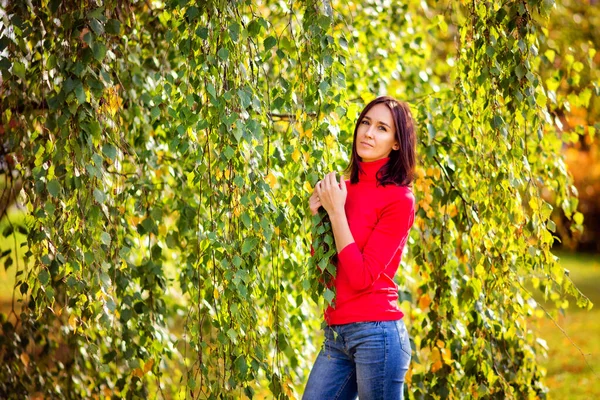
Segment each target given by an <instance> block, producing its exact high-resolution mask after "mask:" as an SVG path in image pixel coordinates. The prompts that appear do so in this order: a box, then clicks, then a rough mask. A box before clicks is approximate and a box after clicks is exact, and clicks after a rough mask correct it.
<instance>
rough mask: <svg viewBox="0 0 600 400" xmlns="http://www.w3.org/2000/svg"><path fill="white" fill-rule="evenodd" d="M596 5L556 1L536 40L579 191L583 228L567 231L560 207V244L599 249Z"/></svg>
mask: <svg viewBox="0 0 600 400" xmlns="http://www.w3.org/2000/svg"><path fill="white" fill-rule="evenodd" d="M598 23H600V9H598V7H591V6H590V5H589V4H586V3H585V2H580V1H570V0H569V1H561V2H560V3H559V4H557V7H556V9H555V10H554V11H553V12H552V14H551V17H550V20H549V23H548V25H547V28H546V29H545V30H544V33H545V35H544V36H547V38H545V40H542V41H541V43H540V54H542V55H543V56H542V64H543V65H544V66H546V68H543V69H541V70H540V77H541V79H543V80H544V82H545V85H546V87H547V88H548V90H549V91H548V93H549V100H550V101H549V103H548V112H549V113H550V115H551V116H552V118H553V119H554V122H555V125H556V128H557V129H558V132H559V134H560V135H562V136H563V140H564V142H565V149H564V152H565V156H566V157H565V158H566V163H567V166H568V170H569V172H570V173H571V174H572V176H573V183H574V185H575V187H576V188H577V191H578V199H579V211H580V212H581V216H578V218H584V220H585V229H584V230H583V232H582V231H579V230H574V231H571V230H570V229H568V228H569V225H570V224H569V221H568V219H566V218H562V213H560V212H559V210H557V211H555V212H554V213H553V214H554V216H555V218H553V219H554V220H555V221H556V222H557V233H559V237H560V243H561V244H562V245H564V246H566V247H567V248H572V249H575V248H578V249H579V250H588V251H600V247H599V246H600V204H599V203H598V201H597V197H598V193H600V141H598V140H595V139H596V132H597V131H598V130H600V123H598V121H599V120H600V96H599V95H600V75H599V73H598V68H597V65H598V63H599V62H600V54H599V53H598V52H597V51H596V49H598V48H599V47H600V36H598V35H597V34H596V29H595V27H596V26H597V25H598Z"/></svg>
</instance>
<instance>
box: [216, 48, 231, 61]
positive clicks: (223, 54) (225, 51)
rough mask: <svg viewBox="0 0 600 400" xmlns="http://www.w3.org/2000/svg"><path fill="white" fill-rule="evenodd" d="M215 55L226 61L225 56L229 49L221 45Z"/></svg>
mask: <svg viewBox="0 0 600 400" xmlns="http://www.w3.org/2000/svg"><path fill="white" fill-rule="evenodd" d="M217 55H218V56H219V58H220V59H221V60H223V61H227V57H229V50H227V49H226V48H225V47H221V48H220V49H219V51H218V52H217Z"/></svg>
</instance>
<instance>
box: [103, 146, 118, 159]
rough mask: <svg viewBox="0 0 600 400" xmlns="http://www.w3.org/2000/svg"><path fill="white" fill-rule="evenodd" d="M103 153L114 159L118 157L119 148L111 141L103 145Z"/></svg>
mask: <svg viewBox="0 0 600 400" xmlns="http://www.w3.org/2000/svg"><path fill="white" fill-rule="evenodd" d="M102 153H104V155H105V156H106V157H108V158H110V159H111V160H113V161H114V160H115V159H116V158H117V148H116V147H115V146H113V145H112V144H110V143H105V144H104V145H103V146H102Z"/></svg>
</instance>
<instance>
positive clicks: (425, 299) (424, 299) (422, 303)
mask: <svg viewBox="0 0 600 400" xmlns="http://www.w3.org/2000/svg"><path fill="white" fill-rule="evenodd" d="M430 304H431V298H430V297H429V294H427V293H425V294H424V295H423V296H421V297H420V298H419V308H420V309H421V310H423V311H425V310H426V309H427V307H429V305H430Z"/></svg>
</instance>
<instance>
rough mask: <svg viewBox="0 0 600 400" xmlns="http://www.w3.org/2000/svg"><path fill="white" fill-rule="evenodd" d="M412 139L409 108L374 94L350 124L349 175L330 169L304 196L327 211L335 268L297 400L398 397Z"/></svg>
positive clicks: (406, 357)
mask: <svg viewBox="0 0 600 400" xmlns="http://www.w3.org/2000/svg"><path fill="white" fill-rule="evenodd" d="M415 145H416V138H415V129H414V120H413V118H412V114H411V112H410V108H409V107H408V105H407V104H406V103H404V102H401V101H398V100H396V99H394V98H392V97H389V96H381V97H378V98H376V99H375V100H373V101H371V102H370V103H369V104H367V106H366V107H365V108H364V110H363V111H362V112H361V114H360V116H359V117H358V121H357V124H356V127H355V129H354V140H353V143H352V159H351V161H350V165H349V166H348V170H349V172H350V179H349V180H346V181H344V179H343V177H340V179H339V181H338V179H337V177H336V175H335V172H332V173H329V174H327V175H326V176H325V177H324V178H323V179H322V180H321V181H319V182H318V183H317V184H316V186H315V190H314V192H313V194H312V195H311V197H310V199H309V206H310V209H311V212H312V214H313V215H314V214H316V213H317V212H318V209H319V207H323V208H325V210H326V211H327V213H328V214H329V218H330V220H331V226H332V230H333V235H334V237H335V245H336V248H337V274H336V278H335V281H334V285H335V289H336V298H335V302H334V306H333V307H328V308H327V310H325V322H326V323H327V326H326V328H325V342H324V344H323V348H322V349H321V351H320V353H319V355H318V357H317V360H316V361H315V364H314V366H313V369H312V371H311V373H310V376H309V379H308V383H307V385H306V388H305V392H304V396H303V399H306V400H312V399H327V400H329V399H355V398H356V396H357V395H358V396H359V397H360V400H369V399H382V400H383V399H385V400H395V399H402V398H403V386H404V376H405V375H406V372H407V370H408V367H409V364H410V359H411V348H410V340H409V335H408V332H407V330H406V327H405V325H404V321H403V320H402V317H403V316H404V314H403V313H402V311H400V309H399V308H398V287H397V285H396V284H395V282H394V275H395V274H396V271H397V270H398V266H399V263H400V258H401V256H402V250H403V249H404V245H405V244H406V241H407V238H408V233H409V230H410V228H411V226H412V224H413V220H414V213H415V211H414V196H413V193H412V190H411V188H410V184H411V183H412V180H413V176H414V167H415Z"/></svg>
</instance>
